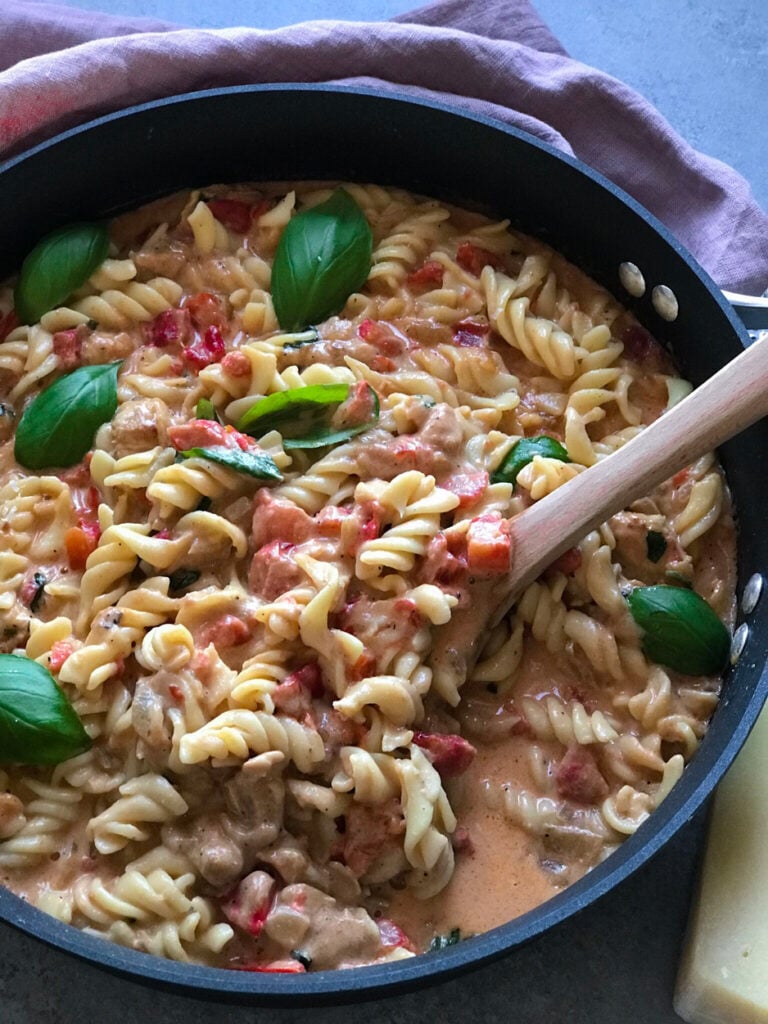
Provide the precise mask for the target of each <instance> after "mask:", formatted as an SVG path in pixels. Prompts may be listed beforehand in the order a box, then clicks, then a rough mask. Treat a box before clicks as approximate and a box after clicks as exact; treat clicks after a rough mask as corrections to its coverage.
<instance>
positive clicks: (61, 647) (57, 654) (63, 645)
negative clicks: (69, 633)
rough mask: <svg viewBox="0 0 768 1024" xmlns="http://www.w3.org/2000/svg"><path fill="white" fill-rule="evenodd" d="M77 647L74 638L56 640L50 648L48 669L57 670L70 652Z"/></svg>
mask: <svg viewBox="0 0 768 1024" xmlns="http://www.w3.org/2000/svg"><path fill="white" fill-rule="evenodd" d="M76 649H77V641H76V640H74V639H73V640H57V641H56V642H55V643H54V645H53V647H52V648H51V659H50V669H51V672H58V671H59V669H60V668H61V666H62V665H63V664H64V662H65V661H66V660H67V658H68V657H69V656H70V654H72V653H73V651H75V650H76Z"/></svg>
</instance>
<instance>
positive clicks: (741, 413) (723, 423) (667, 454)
mask: <svg viewBox="0 0 768 1024" xmlns="http://www.w3.org/2000/svg"><path fill="white" fill-rule="evenodd" d="M766 415H768V335H764V336H763V338H762V339H761V340H760V341H757V342H755V344H754V345H751V346H750V347H749V348H748V349H746V351H744V352H742V353H741V355H738V356H737V357H736V358H735V359H733V360H732V361H731V362H730V363H727V364H726V365H725V366H724V367H723V368H722V369H721V370H719V371H718V372H717V373H716V374H715V375H714V377H711V378H710V379H709V380H708V381H705V383H704V384H702V385H701V386H700V387H698V388H696V390H695V391H693V392H691V394H690V395H688V397H687V398H685V399H683V401H682V402H680V403H679V404H678V405H676V406H674V407H673V408H672V409H670V410H669V411H668V412H665V413H664V414H663V415H662V416H660V417H659V418H658V419H657V420H656V421H655V422H654V423H652V424H651V425H650V426H648V427H646V428H645V429H644V430H643V431H641V433H640V434H638V435H637V437H635V438H633V439H632V440H631V441H629V442H628V443H627V444H626V445H624V447H623V448H620V449H619V450H618V451H617V452H615V453H614V454H613V455H611V456H609V457H608V458H606V459H603V460H602V461H600V462H598V463H597V464H596V465H594V466H591V467H590V468H589V469H588V470H587V471H586V472H584V473H580V474H579V476H576V477H574V478H573V479H572V480H569V481H568V483H567V484H564V485H563V486H562V487H560V488H558V489H557V490H556V491H553V492H552V493H551V494H548V495H547V496H546V497H545V498H542V500H541V501H538V502H536V504H535V505H532V506H531V507H530V508H527V509H526V510H525V511H524V512H522V513H521V514H520V515H518V516H515V518H514V519H512V520H510V524H511V527H512V540H513V545H514V553H513V559H512V570H511V573H510V574H509V576H507V577H506V578H502V579H500V580H499V582H498V584H497V585H495V586H494V587H492V588H486V589H485V591H484V592H483V593H480V592H478V593H477V594H476V595H475V596H474V597H473V600H472V602H471V607H469V608H466V609H462V610H460V611H459V612H457V613H456V614H454V616H453V617H452V618H451V621H450V622H449V623H448V624H447V625H446V626H443V627H441V628H440V629H439V630H438V631H437V635H436V637H435V643H434V647H433V651H432V656H431V659H430V660H431V664H432V666H433V668H434V669H435V672H436V678H435V683H436V689H437V690H438V692H440V693H441V695H442V696H443V697H445V699H446V700H448V701H449V703H452V704H455V703H457V702H458V689H459V687H461V685H462V684H463V682H464V680H465V679H466V677H467V675H468V673H469V671H470V670H471V668H472V666H473V665H474V663H475V661H476V660H477V657H478V655H479V653H480V649H481V646H482V645H481V640H482V639H484V637H485V636H486V635H487V631H488V629H489V627H493V626H494V625H496V624H497V623H498V622H500V621H501V619H502V618H503V617H504V615H506V613H507V612H508V611H509V609H510V608H511V607H512V605H513V604H514V603H515V601H516V600H517V598H518V597H519V596H520V594H521V592H522V591H523V590H524V589H525V587H527V586H528V584H529V583H532V582H533V580H535V579H536V578H537V577H538V576H540V575H541V573H542V572H543V571H544V569H546V568H547V566H549V565H551V564H552V562H554V561H555V559H556V558H558V557H559V556H560V555H562V554H563V552H564V551H567V550H568V549H569V548H571V547H573V546H574V544H577V543H579V541H581V540H583V539H584V537H585V536H586V534H588V533H589V532H590V530H593V529H594V528H595V527H596V526H599V525H600V524H601V523H603V522H605V520H606V519H610V517H611V516H612V515H615V513H617V512H620V511H621V510H622V509H625V508H626V507H627V506H628V505H630V504H631V503H632V502H633V501H636V500H637V499H638V498H642V497H644V496H645V495H647V494H649V493H650V492H651V491H652V490H653V489H654V487H657V486H658V485H659V484H661V483H663V482H664V480H667V479H669V477H671V476H673V475H674V474H675V473H677V472H679V471H680V470H681V469H684V468H685V467H686V466H688V465H690V464H691V463H692V462H695V460H696V459H699V458H701V456H702V455H706V453H707V452H710V451H712V450H713V449H715V448H717V447H718V445H721V444H722V443H723V442H724V441H727V440H728V439H729V438H731V437H734V435H736V434H738V433H740V432H741V431H742V430H746V428H747V427H749V426H751V425H752V424H753V423H755V422H756V421H757V420H759V419H761V417H763V416H766ZM759 471H760V470H759V467H755V472H759Z"/></svg>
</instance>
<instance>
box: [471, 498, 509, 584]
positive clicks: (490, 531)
mask: <svg viewBox="0 0 768 1024" xmlns="http://www.w3.org/2000/svg"><path fill="white" fill-rule="evenodd" d="M467 557H468V559H469V568H470V569H473V570H476V571H478V572H490V573H501V572H509V569H510V565H511V561H512V531H511V528H510V525H509V522H508V521H507V520H506V519H502V518H501V516H500V515H499V514H498V513H497V512H489V513H487V514H486V515H484V516H477V518H476V519H473V520H472V522H471V523H470V524H469V529H468V530H467Z"/></svg>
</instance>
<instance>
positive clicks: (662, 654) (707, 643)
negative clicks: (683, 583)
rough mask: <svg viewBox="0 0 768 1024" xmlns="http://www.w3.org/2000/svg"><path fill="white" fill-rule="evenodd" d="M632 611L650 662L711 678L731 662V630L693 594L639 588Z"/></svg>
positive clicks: (632, 598) (631, 599)
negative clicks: (729, 631) (640, 630)
mask: <svg viewBox="0 0 768 1024" xmlns="http://www.w3.org/2000/svg"><path fill="white" fill-rule="evenodd" d="M627 603H628V604H629V610H630V612H631V613H632V618H633V619H634V620H635V622H636V623H637V625H638V626H639V627H640V628H641V629H642V630H643V631H644V633H643V641H642V643H643V650H644V651H645V653H646V655H647V656H648V657H649V658H650V659H651V661H655V662H657V664H659V665H666V666H667V667H668V668H672V669H675V671H677V672H683V673H685V675H690V676H711V675H714V674H715V673H717V672H721V671H722V670H723V668H725V666H726V664H727V662H728V655H729V653H730V646H731V639H730V635H729V633H728V630H727V629H726V628H725V626H724V625H723V624H722V622H721V621H720V619H719V618H718V617H717V615H716V614H715V613H714V611H713V610H712V609H711V608H710V606H709V605H708V604H707V602H706V601H705V600H704V599H703V598H702V597H700V596H699V595H698V594H697V593H696V592H695V591H693V590H685V589H683V588H681V587H670V586H665V585H664V584H662V583H660V584H658V585H657V586H653V587H636V588H635V589H634V590H633V591H632V593H631V594H629V596H628V597H627Z"/></svg>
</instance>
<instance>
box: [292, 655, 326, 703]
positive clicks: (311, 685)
mask: <svg viewBox="0 0 768 1024" xmlns="http://www.w3.org/2000/svg"><path fill="white" fill-rule="evenodd" d="M288 679H295V680H296V681H297V682H298V684H299V685H300V686H303V687H305V688H306V689H307V690H309V692H310V693H311V694H312V696H313V697H316V698H319V697H322V696H323V695H324V693H325V686H324V684H323V674H322V672H321V671H320V666H319V665H318V663H317V662H316V661H308V662H307V664H306V665H302V667H301V668H299V669H297V670H296V671H295V672H292V673H291V674H290V675H289V676H288Z"/></svg>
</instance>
